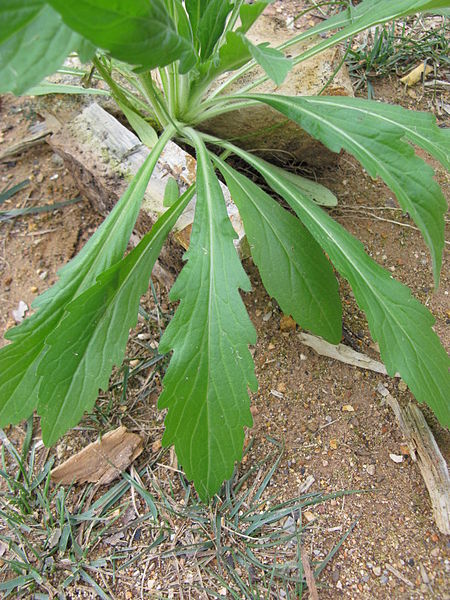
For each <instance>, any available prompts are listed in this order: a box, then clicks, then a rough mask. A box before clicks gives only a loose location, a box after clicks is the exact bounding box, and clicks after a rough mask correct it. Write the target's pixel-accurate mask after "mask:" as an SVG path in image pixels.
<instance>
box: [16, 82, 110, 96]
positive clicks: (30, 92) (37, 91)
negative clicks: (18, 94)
mask: <svg viewBox="0 0 450 600" xmlns="http://www.w3.org/2000/svg"><path fill="white" fill-rule="evenodd" d="M47 94H87V95H94V96H110V95H111V92H110V91H109V90H101V89H97V88H84V87H83V86H81V85H66V84H64V83H50V82H46V81H44V82H43V83H41V84H39V85H34V86H33V87H31V88H28V89H27V90H26V91H25V92H24V93H23V94H22V95H24V96H46V95H47Z"/></svg>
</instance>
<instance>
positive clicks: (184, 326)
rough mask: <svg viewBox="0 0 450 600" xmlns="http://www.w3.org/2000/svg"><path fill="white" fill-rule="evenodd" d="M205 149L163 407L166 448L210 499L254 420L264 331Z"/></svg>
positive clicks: (163, 348)
mask: <svg viewBox="0 0 450 600" xmlns="http://www.w3.org/2000/svg"><path fill="white" fill-rule="evenodd" d="M191 138H192V139H193V141H194V143H195V147H196V152H197V161H198V162H197V204H196V209H195V220H194V224H193V227H192V234H191V240H190V246H189V250H188V251H187V253H186V258H187V259H188V261H187V263H186V265H185V266H184V268H183V270H182V272H181V274H180V275H179V277H178V279H177V281H176V282H175V285H174V287H173V288H172V291H171V299H172V300H177V299H180V305H179V307H178V309H177V311H176V313H175V316H174V317H173V319H172V321H171V322H170V324H169V326H168V327H167V329H166V331H165V333H164V336H163V338H162V340H161V343H160V347H159V349H160V352H168V351H169V350H171V349H173V351H174V352H173V355H172V358H171V361H170V364H169V368H168V370H167V373H166V376H165V377H164V381H163V384H164V391H163V393H162V395H161V396H160V399H159V404H158V405H159V407H160V408H168V409H169V410H168V413H167V416H166V420H165V425H166V431H165V434H164V437H163V443H164V445H166V446H167V445H170V444H175V450H176V453H177V456H178V459H179V461H180V464H181V465H182V466H183V469H184V471H185V473H186V475H187V477H188V478H189V479H193V480H194V483H195V487H196V489H197V491H198V493H199V495H200V497H201V498H202V499H203V500H206V499H207V498H208V497H210V496H211V495H213V494H214V493H215V492H216V491H217V490H218V488H219V486H220V484H221V483H222V481H223V480H224V479H227V478H229V477H230V476H231V474H232V472H233V466H234V462H235V461H236V460H239V459H240V458H241V456H242V446H243V441H244V426H250V425H251V423H252V417H251V413H250V402H249V398H248V391H247V387H248V386H249V387H251V389H256V387H257V382H256V378H255V375H254V371H253V362H252V357H251V354H250V352H249V350H248V344H253V343H255V341H256V333H255V330H254V328H253V325H252V324H251V322H250V319H249V318H248V315H247V313H246V310H245V307H244V304H243V302H242V299H241V297H240V295H239V288H241V289H243V290H246V291H248V290H249V289H250V282H249V280H248V277H247V275H246V274H245V272H244V270H243V268H242V266H241V264H240V261H239V258H238V255H237V252H236V249H235V247H234V244H233V239H234V238H235V237H236V234H235V233H234V230H233V228H232V226H231V223H230V220H229V218H228V215H227V212H226V208H225V202H224V198H223V194H222V190H221V188H220V185H219V182H218V180H217V177H216V176H215V174H214V170H213V168H212V165H211V163H210V160H209V158H208V155H207V150H206V148H205V146H204V144H203V142H202V141H201V139H200V138H199V137H198V136H197V134H196V133H194V132H191Z"/></svg>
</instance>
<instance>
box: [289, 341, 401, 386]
mask: <svg viewBox="0 0 450 600" xmlns="http://www.w3.org/2000/svg"><path fill="white" fill-rule="evenodd" d="M298 337H299V339H300V341H301V342H302V344H305V346H309V347H310V348H312V349H313V350H315V351H316V352H317V354H320V355H321V356H328V357H329V358H334V359H335V360H339V361H340V362H343V363H346V364H348V365H353V366H354V367H359V368H360V369H369V370H370V371H375V372H376V373H381V374H382V375H387V374H388V373H387V371H386V367H385V366H384V365H383V363H381V362H380V361H378V360H373V359H372V358H370V357H369V356H367V355H366V354H362V353H361V352H356V350H353V348H350V347H349V346H346V345H345V344H337V345H336V346H335V345H334V344H330V343H329V342H326V341H325V340H323V339H322V338H320V337H317V336H315V335H310V334H309V333H303V332H300V333H299V334H298ZM395 377H399V374H398V373H396V374H395Z"/></svg>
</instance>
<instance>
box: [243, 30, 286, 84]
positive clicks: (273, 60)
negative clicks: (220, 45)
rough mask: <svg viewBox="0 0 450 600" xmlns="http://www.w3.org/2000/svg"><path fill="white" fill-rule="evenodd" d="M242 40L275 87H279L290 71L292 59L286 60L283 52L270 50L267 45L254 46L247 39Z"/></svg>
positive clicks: (274, 49)
mask: <svg viewBox="0 0 450 600" xmlns="http://www.w3.org/2000/svg"><path fill="white" fill-rule="evenodd" d="M244 39H245V42H246V44H247V46H248V49H249V50H250V54H251V55H252V56H253V58H254V59H255V61H256V62H257V63H258V65H259V66H260V67H262V68H263V69H264V71H265V72H266V73H267V75H268V76H269V77H270V79H272V81H273V82H274V83H275V84H276V85H281V84H282V83H283V81H284V80H285V79H286V76H287V74H288V73H289V71H290V70H291V69H292V66H293V64H294V63H293V62H292V59H290V58H286V57H285V55H284V54H283V52H281V51H280V50H277V49H276V48H271V47H270V46H269V45H268V44H267V43H263V44H259V45H258V46H255V45H254V44H252V43H251V42H250V40H248V39H247V38H244Z"/></svg>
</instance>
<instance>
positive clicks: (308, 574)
mask: <svg viewBox="0 0 450 600" xmlns="http://www.w3.org/2000/svg"><path fill="white" fill-rule="evenodd" d="M300 557H301V559H302V565H303V572H304V574H305V579H306V585H307V586H308V590H309V596H310V598H311V600H319V594H318V592H317V586H316V582H315V580H314V574H313V572H312V569H311V565H310V563H309V558H308V555H307V554H306V550H305V547H304V546H303V545H302V546H301V547H300Z"/></svg>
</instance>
